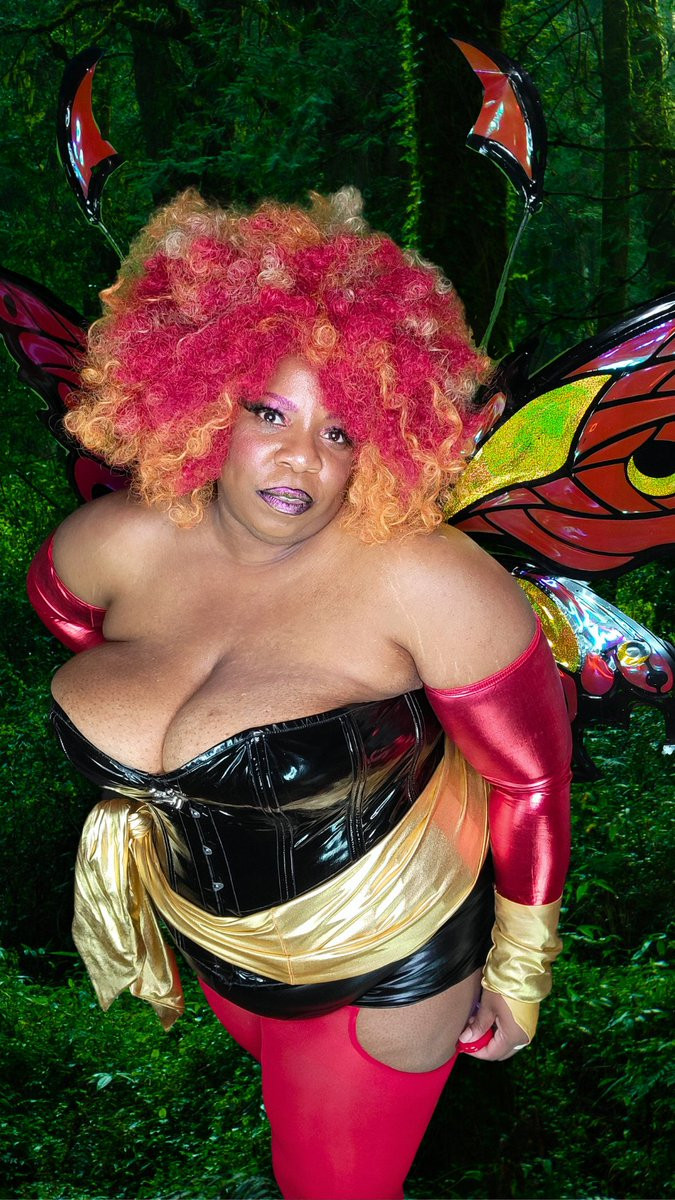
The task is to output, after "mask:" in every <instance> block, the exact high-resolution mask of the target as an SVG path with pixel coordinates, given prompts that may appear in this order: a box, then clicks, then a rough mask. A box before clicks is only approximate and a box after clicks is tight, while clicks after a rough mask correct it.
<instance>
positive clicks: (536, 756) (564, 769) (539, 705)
mask: <svg viewBox="0 0 675 1200" xmlns="http://www.w3.org/2000/svg"><path fill="white" fill-rule="evenodd" d="M426 691H427V695H428V696H429V700H430V702H431V705H432V707H433V709H434V711H435V713H436V715H437V717H438V719H439V721H440V723H441V725H442V726H443V728H444V730H445V731H446V733H447V734H448V735H449V737H450V738H452V740H453V741H454V742H455V744H456V745H457V746H458V747H459V749H460V750H461V751H462V753H463V755H464V757H465V758H466V759H467V760H468V762H470V763H471V765H472V766H473V767H475V768H476V769H477V770H478V771H479V772H480V774H481V775H482V776H483V777H484V778H485V779H486V780H488V782H489V783H491V784H492V789H491V793H490V800H489V822H490V842H491V846H492V856H493V859H494V866H495V883H496V892H497V895H496V923H495V928H494V932H493V940H494V945H493V949H492V951H491V952H490V956H489V958H488V962H487V965H486V968H485V974H484V978H483V986H484V987H486V988H487V989H488V990H489V991H493V992H498V993H499V994H500V995H503V996H504V997H505V999H506V1000H507V1001H508V1003H509V1007H510V1008H511V1009H512V1012H513V1015H514V1017H515V1019H516V1021H517V1022H518V1024H519V1025H521V1026H522V1028H523V1029H525V1030H526V1032H527V1033H528V1034H529V1036H530V1037H531V1036H532V1033H533V1032H534V1026H535V1025H536V1015H537V1009H538V1001H539V1000H540V999H541V998H542V997H543V996H544V995H546V994H547V992H548V991H549V990H550V969H549V968H550V963H551V962H552V961H553V959H554V958H555V956H556V954H557V953H558V952H559V950H560V948H561V943H560V941H559V939H558V938H557V937H556V934H555V930H556V927H557V920H558V913H559V910H560V898H561V894H562V889H563V884H564V882H565V875H566V872H567V867H568V862H569V843H570V834H569V785H570V777H571V773H570V756H571V748H572V739H571V734H570V726H569V719H568V716H567V710H566V707H565V700H564V695H563V689H562V684H561V682H560V677H559V675H558V671H557V668H556V665H555V661H554V659H553V656H552V654H551V652H550V650H549V648H548V645H547V643H546V640H545V638H544V635H543V633H542V631H541V626H538V627H537V632H536V633H535V636H534V638H533V640H532V642H531V643H530V645H529V646H528V647H527V649H526V650H525V651H524V652H523V653H522V654H521V655H520V656H519V657H518V658H517V659H516V660H515V662H513V663H511V664H510V665H509V666H507V667H505V668H504V669H503V670H501V671H497V672H496V674H494V675H491V676H490V677H489V678H488V679H482V680H480V681H479V682H478V683H473V684H469V685H468V686H467V687H463V688H453V689H452V690H449V691H443V690H439V689H436V688H427V689H426Z"/></svg>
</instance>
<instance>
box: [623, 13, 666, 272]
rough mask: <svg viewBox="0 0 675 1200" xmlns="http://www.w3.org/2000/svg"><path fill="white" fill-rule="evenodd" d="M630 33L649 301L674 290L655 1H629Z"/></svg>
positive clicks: (661, 45) (662, 57)
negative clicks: (630, 2) (671, 288)
mask: <svg viewBox="0 0 675 1200" xmlns="http://www.w3.org/2000/svg"><path fill="white" fill-rule="evenodd" d="M630 33H631V59H632V64H633V98H634V104H633V129H634V133H635V141H636V143H637V146H638V150H637V154H636V161H637V183H638V187H639V189H640V192H641V193H642V213H643V220H644V234H645V242H646V251H645V267H646V275H647V280H648V283H647V288H646V289H645V290H646V291H648V294H649V295H650V296H658V295H659V294H660V293H662V292H664V291H666V290H667V289H668V288H669V287H672V285H673V279H674V278H675V247H674V246H673V236H672V222H673V191H674V189H675V162H674V161H673V159H672V157H671V158H669V157H668V151H669V149H670V148H671V147H672V144H673V137H672V130H673V101H672V96H671V93H670V89H669V86H668V81H667V79H666V55H665V46H664V43H663V38H662V34H661V21H660V14H659V3H658V0H632V4H631V30H630Z"/></svg>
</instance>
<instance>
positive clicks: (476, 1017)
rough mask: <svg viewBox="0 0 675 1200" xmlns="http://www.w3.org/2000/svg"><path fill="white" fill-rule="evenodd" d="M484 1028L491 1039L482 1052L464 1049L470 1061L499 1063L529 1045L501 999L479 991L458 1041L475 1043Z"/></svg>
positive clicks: (495, 994) (483, 1032) (491, 993)
mask: <svg viewBox="0 0 675 1200" xmlns="http://www.w3.org/2000/svg"><path fill="white" fill-rule="evenodd" d="M488 1029H492V1031H493V1036H492V1040H491V1041H489V1042H488V1044H487V1045H486V1046H484V1047H483V1049H482V1050H468V1051H467V1052H466V1053H468V1054H471V1055H472V1057H473V1058H482V1059H485V1060H486V1062H503V1061H504V1059H506V1058H511V1057H512V1056H513V1055H514V1054H516V1053H517V1051H518V1050H522V1049H523V1048H524V1047H525V1046H527V1045H528V1044H529V1039H528V1036H527V1034H526V1033H525V1032H524V1030H522V1029H521V1028H520V1025H517V1024H516V1022H515V1021H514V1019H513V1017H512V1016H511V1010H510V1009H509V1006H508V1004H507V1002H506V1000H505V999H504V997H503V996H498V995H497V993H496V992H485V991H484V992H483V993H482V995H481V999H480V1004H479V1006H478V1008H477V1010H476V1012H475V1013H474V1014H473V1016H471V1017H469V1020H468V1021H467V1023H466V1026H465V1028H464V1029H463V1030H462V1032H461V1033H460V1035H459V1042H460V1043H461V1042H477V1041H478V1039H479V1038H481V1037H482V1036H483V1035H484V1034H485V1033H487V1031H488Z"/></svg>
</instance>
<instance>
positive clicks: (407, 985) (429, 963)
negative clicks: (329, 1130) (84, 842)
mask: <svg viewBox="0 0 675 1200" xmlns="http://www.w3.org/2000/svg"><path fill="white" fill-rule="evenodd" d="M493 923H494V886H493V872H492V862H491V860H490V858H489V857H488V859H487V861H486V863H485V865H484V866H483V868H482V870H481V872H480V875H479V876H478V879H477V881H476V883H475V885H474V887H473V890H472V891H471V892H470V893H469V895H468V896H467V898H466V900H464V902H463V903H462V904H461V905H460V906H459V908H458V909H457V910H456V912H454V913H453V915H452V916H451V917H450V918H449V919H448V920H447V921H446V922H445V924H444V925H442V926H441V928H440V929H439V930H438V931H437V932H436V933H435V934H434V935H433V937H431V938H430V939H429V941H428V942H426V943H425V945H424V946H422V947H421V948H420V949H419V950H416V951H414V953H413V954H409V955H408V957H407V958H402V959H400V960H399V961H398V962H395V963H390V964H389V965H388V966H386V967H381V968H380V969H379V970H378V971H370V972H367V973H366V974H364V975H356V976H353V977H352V978H350V979H337V980H332V981H331V982H330V983H309V984H287V983H279V982H278V981H277V980H274V979H268V978H266V977H265V976H262V975H255V974H253V973H252V972H251V971H244V970H241V969H240V968H239V967H235V966H233V965H232V964H230V963H227V962H224V961H223V960H222V959H219V958H216V957H215V955H213V954H209V953H208V951H205V950H202V949H201V947H199V946H197V945H196V944H195V943H194V942H191V941H190V940H189V939H188V938H186V937H183V936H182V935H181V934H178V933H173V931H172V934H173V937H174V941H175V942H176V945H177V946H178V948H179V949H180V950H181V952H182V953H183V955H184V957H185V958H186V960H187V962H188V963H189V965H190V966H191V967H192V968H193V969H194V970H195V971H196V972H197V974H198V975H199V977H200V978H201V979H203V981H204V983H207V984H208V985H209V987H211V988H213V990H214V991H215V992H218V993H219V995H221V996H224V997H225V999H226V1000H231V1001H232V1003H233V1004H238V1005H239V1006H240V1007H241V1008H245V1009H248V1011H249V1012H254V1013H257V1014H258V1015H259V1016H263V1017H280V1018H284V1017H316V1016H320V1015H321V1014H322V1013H327V1012H331V1011H332V1010H333V1009H336V1008H341V1007H342V1006H343V1005H344V1004H358V1005H359V1007H363V1008H391V1007H395V1006H397V1005H403V1004H414V1003H415V1002H416V1001H418V1000H425V999H427V997H429V996H435V995H437V994H438V993H439V992H443V991H445V989H446V988H449V987H452V985H453V984H455V983H460V982H461V981H462V980H463V979H466V978H467V977H468V976H469V975H471V974H472V973H473V972H474V971H475V970H477V969H478V968H479V967H482V966H483V965H484V963H485V960H486V958H487V955H488V951H489V949H490V946H491V932H492V925H493Z"/></svg>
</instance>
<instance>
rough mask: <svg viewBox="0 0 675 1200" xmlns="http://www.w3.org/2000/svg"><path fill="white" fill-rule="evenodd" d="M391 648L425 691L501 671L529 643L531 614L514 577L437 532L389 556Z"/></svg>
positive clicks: (449, 531)
mask: <svg viewBox="0 0 675 1200" xmlns="http://www.w3.org/2000/svg"><path fill="white" fill-rule="evenodd" d="M387 567H388V573H389V587H390V592H391V595H392V596H393V597H395V606H394V608H393V609H392V613H393V616H394V620H395V622H396V629H397V634H396V637H397V641H399V644H401V645H402V646H404V647H405V648H406V649H407V650H408V651H409V653H410V654H412V657H413V659H414V660H415V664H416V666H417V670H418V672H419V675H420V678H421V679H422V680H423V682H424V683H426V684H428V685H429V686H431V687H439V688H444V687H458V686H462V685H465V684H468V683H472V682H474V681H475V680H477V679H481V678H484V677H485V676H486V675H489V674H491V673H493V672H494V671H495V670H499V669H500V668H501V667H503V666H506V665H507V664H508V663H509V662H511V661H513V659H514V658H516V657H517V655H518V654H520V653H521V652H522V651H523V650H524V649H525V647H526V646H527V645H528V643H529V642H530V641H531V639H532V635H533V632H534V614H533V612H532V609H531V607H530V604H529V602H528V600H527V598H526V596H525V594H524V592H523V591H522V589H521V588H519V587H518V585H517V583H516V581H515V580H514V579H513V577H512V576H511V575H510V574H509V572H508V571H506V570H505V569H504V568H503V567H502V566H500V564H499V563H498V562H497V561H496V560H495V559H494V558H492V557H491V555H489V554H487V553H486V552H485V551H484V550H482V549H481V548H480V546H478V545H477V543H475V542H474V541H472V540H471V538H469V537H467V536H466V535H465V534H463V533H461V531H460V530H458V529H454V528H453V527H451V526H447V525H443V526H440V527H439V528H437V529H435V530H433V531H432V532H431V533H428V534H422V535H418V536H415V537H409V538H403V539H401V540H400V542H398V543H396V544H394V545H393V546H392V547H391V549H390V551H389V554H388V555H387Z"/></svg>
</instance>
